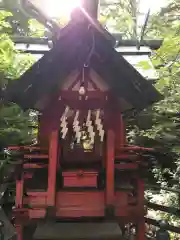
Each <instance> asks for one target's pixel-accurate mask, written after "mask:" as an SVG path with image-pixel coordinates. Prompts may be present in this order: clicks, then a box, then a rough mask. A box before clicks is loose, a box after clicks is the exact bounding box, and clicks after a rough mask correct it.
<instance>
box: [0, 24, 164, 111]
mask: <svg viewBox="0 0 180 240" xmlns="http://www.w3.org/2000/svg"><path fill="white" fill-rule="evenodd" d="M88 26H89V24H87V23H86V22H82V23H78V24H77V23H76V22H73V21H71V22H70V23H69V24H68V25H67V26H66V27H65V28H64V29H63V30H61V37H60V38H59V40H58V41H57V42H56V45H55V46H54V47H53V48H52V49H51V50H50V51H49V52H47V53H46V54H45V55H44V56H43V57H42V58H41V59H40V60H39V61H38V62H36V63H35V64H34V65H33V66H32V67H31V68H30V69H29V70H28V71H27V72H26V73H25V74H24V75H22V76H21V78H20V79H19V80H18V81H14V82H12V83H11V84H10V85H9V86H8V87H7V89H6V91H5V92H4V98H5V100H8V101H12V102H15V103H17V104H19V105H20V106H21V107H22V108H23V109H29V108H31V109H36V103H37V102H38V101H39V100H40V99H42V98H44V97H45V96H47V95H51V94H52V93H55V92H56V91H57V86H58V85H59V83H60V82H63V81H64V79H65V78H66V77H67V76H68V75H69V74H70V73H71V72H72V71H73V70H75V69H81V68H82V66H83V65H84V62H85V61H86V59H87V57H88V55H89V51H90V48H91V47H92V42H94V52H93V55H92V57H91V59H90V64H89V65H90V67H91V68H93V69H94V70H95V71H96V72H97V73H98V75H100V76H101V77H102V78H103V79H104V81H105V82H106V84H108V85H109V87H110V88H111V89H112V91H113V92H114V93H115V94H116V96H117V97H119V99H123V100H124V101H126V102H127V103H128V105H129V106H131V107H130V108H133V109H136V110H137V111H140V110H142V109H144V108H146V107H148V106H149V105H150V104H152V103H154V102H157V101H159V100H160V99H162V96H161V95H160V94H159V92H157V90H156V89H155V88H154V87H153V86H152V85H151V83H149V82H148V81H146V79H145V78H144V77H142V75H141V74H140V73H139V72H138V71H137V70H136V69H135V68H134V67H133V66H132V65H130V64H129V63H128V62H127V61H126V60H125V59H124V58H123V57H122V56H121V55H120V54H119V53H118V52H117V51H116V50H115V49H114V47H113V46H112V44H111V43H110V41H109V40H108V38H105V37H104V32H103V29H100V27H99V23H97V25H96V24H95V25H93V28H92V27H91V28H90V29H89V28H88ZM96 26H98V27H96ZM108 37H109V36H108ZM37 110H40V109H37Z"/></svg>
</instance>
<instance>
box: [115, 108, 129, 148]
mask: <svg viewBox="0 0 180 240" xmlns="http://www.w3.org/2000/svg"><path fill="white" fill-rule="evenodd" d="M115 121H116V138H115V139H116V140H115V141H116V143H115V145H116V149H118V150H120V148H121V147H122V146H123V145H124V144H126V131H125V126H124V122H123V117H122V115H121V113H120V112H118V113H117V114H116V119H115Z"/></svg>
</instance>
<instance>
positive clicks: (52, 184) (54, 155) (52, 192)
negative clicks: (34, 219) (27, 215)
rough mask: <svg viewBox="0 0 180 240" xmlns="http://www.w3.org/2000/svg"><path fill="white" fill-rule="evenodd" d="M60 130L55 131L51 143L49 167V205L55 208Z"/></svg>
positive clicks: (51, 136)
mask: <svg viewBox="0 0 180 240" xmlns="http://www.w3.org/2000/svg"><path fill="white" fill-rule="evenodd" d="M58 137H59V133H58V130H56V131H53V132H52V133H51V135H50V141H49V166H48V191H47V205H48V206H51V207H53V206H55V200H56V199H55V198H56V173H57V159H58Z"/></svg>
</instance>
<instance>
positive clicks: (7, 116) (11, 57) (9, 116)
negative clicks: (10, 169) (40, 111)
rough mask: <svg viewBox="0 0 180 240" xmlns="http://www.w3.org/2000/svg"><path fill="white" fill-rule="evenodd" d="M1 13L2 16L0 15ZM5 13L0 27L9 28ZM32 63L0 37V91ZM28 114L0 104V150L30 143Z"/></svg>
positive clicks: (6, 39)
mask: <svg viewBox="0 0 180 240" xmlns="http://www.w3.org/2000/svg"><path fill="white" fill-rule="evenodd" d="M1 13H2V14H1ZM7 15H9V13H6V12H0V23H1V26H3V27H4V26H5V28H6V27H8V28H10V26H9V25H8V23H7V22H5V20H4V19H5V16H7ZM33 62H34V58H33V57H32V56H30V55H27V54H23V55H21V54H20V53H19V52H18V51H16V50H15V46H14V43H13V42H12V41H11V39H10V38H9V36H8V35H7V34H6V33H4V34H1V35H0V89H1V90H3V88H5V87H6V85H7V83H8V82H9V81H14V79H16V78H18V77H19V76H20V75H21V74H22V73H23V72H24V71H26V70H27V69H28V68H29V67H30V66H31V64H32V63H33ZM30 120H31V119H30V116H29V113H28V112H26V113H24V112H23V111H22V110H21V109H20V108H19V107H18V106H17V105H15V104H6V105H4V104H3V103H2V102H1V104H0V149H2V148H3V147H5V146H7V145H11V144H22V143H25V142H31V140H32V131H31V130H30V129H29V126H28V125H29V124H30Z"/></svg>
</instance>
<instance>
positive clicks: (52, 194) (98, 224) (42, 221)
mask: <svg viewBox="0 0 180 240" xmlns="http://www.w3.org/2000/svg"><path fill="white" fill-rule="evenodd" d="M90 2H91V4H89V5H88V4H87V3H88V1H84V5H83V8H82V9H81V8H79V9H76V10H75V11H74V13H73V14H72V19H71V21H70V22H69V23H68V25H67V26H66V27H64V28H63V29H62V30H60V32H59V38H58V40H57V41H56V44H55V45H54V47H53V48H52V49H51V50H50V51H49V52H48V53H46V54H45V55H44V56H43V57H42V59H40V60H39V61H38V62H36V63H35V64H34V65H33V66H32V67H31V68H30V69H29V70H28V71H26V72H25V74H23V75H22V76H21V78H20V79H19V80H18V81H14V82H12V83H11V84H10V85H9V86H8V87H7V89H6V91H5V93H4V98H5V99H6V100H7V101H11V102H15V103H17V104H19V105H20V106H21V107H22V108H23V109H24V110H27V109H34V110H37V111H38V112H39V113H40V114H39V131H38V144H37V145H34V146H17V147H12V146H11V147H9V149H10V150H16V151H17V150H18V151H19V152H20V153H21V158H22V160H23V161H22V165H21V171H20V174H19V175H18V178H17V181H16V208H15V210H14V215H15V224H16V229H17V236H18V238H17V239H18V240H22V239H25V236H26V233H25V232H26V229H27V228H28V226H30V225H32V223H33V224H34V225H35V226H36V227H35V228H36V230H35V232H34V238H35V239H51V240H52V239H121V237H122V235H123V229H124V228H125V226H126V225H127V224H129V223H133V224H135V226H136V227H137V228H136V235H137V239H138V240H145V221H144V215H145V209H144V183H143V179H142V178H141V175H140V172H141V171H144V169H145V167H146V165H147V163H146V162H144V161H143V157H141V155H140V154H138V153H139V152H140V151H141V152H143V151H145V150H146V151H151V149H143V148H141V147H135V146H129V145H128V144H127V142H126V133H125V126H124V121H123V114H124V113H126V112H129V111H134V110H136V111H141V110H142V109H144V108H146V107H148V106H149V105H151V104H153V103H154V102H157V101H159V100H160V99H161V95H160V94H159V93H158V92H157V91H156V89H155V88H154V87H153V86H152V85H151V84H150V83H149V82H148V81H146V80H145V79H144V78H143V77H142V76H141V75H140V73H138V72H137V70H135V69H134V68H133V67H132V66H131V65H130V64H129V63H128V62H127V61H126V60H125V59H124V58H123V57H122V56H121V55H120V54H119V53H118V52H116V50H115V49H114V40H113V38H112V36H111V35H110V34H109V33H108V32H107V31H106V30H105V29H103V27H102V26H101V25H100V23H99V22H98V21H97V2H98V1H89V3H90ZM92 2H95V3H96V4H95V5H93V4H92ZM92 223H93V224H94V225H92ZM73 224H74V225H73ZM78 224H81V225H78ZM102 224H104V225H103V226H104V228H103V230H102V229H101V228H102ZM68 226H69V228H68ZM74 226H75V230H74V228H73V227H74ZM79 226H81V228H80V230H78V229H79ZM72 235H73V237H72ZM26 239H27V236H26Z"/></svg>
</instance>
